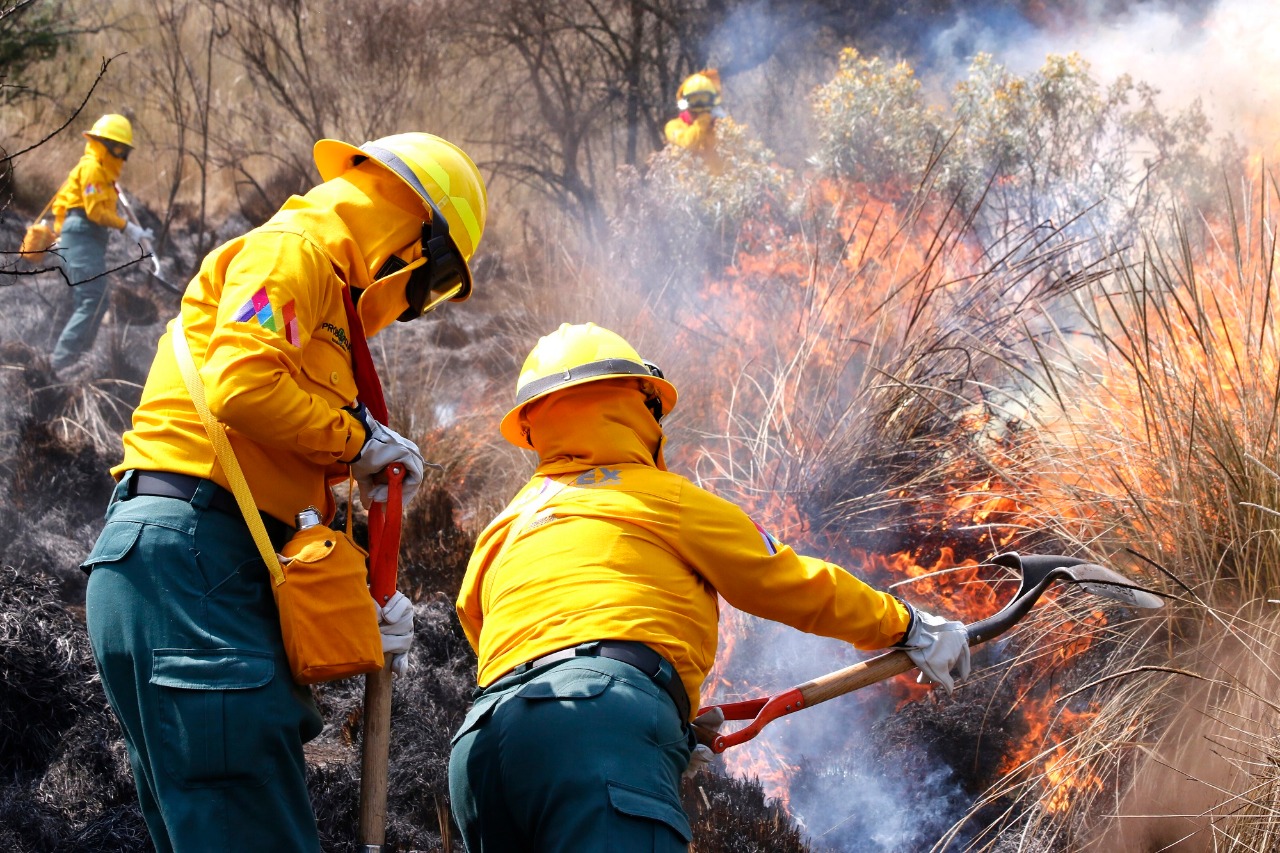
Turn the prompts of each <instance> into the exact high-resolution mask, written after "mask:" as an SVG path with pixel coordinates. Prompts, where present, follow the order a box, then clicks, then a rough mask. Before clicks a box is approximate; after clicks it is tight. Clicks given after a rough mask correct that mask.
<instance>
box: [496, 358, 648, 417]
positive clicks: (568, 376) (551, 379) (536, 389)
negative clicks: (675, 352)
mask: <svg viewBox="0 0 1280 853" xmlns="http://www.w3.org/2000/svg"><path fill="white" fill-rule="evenodd" d="M593 376H647V377H650V378H652V377H653V374H652V373H651V372H650V371H649V369H648V368H647V367H645V366H644V365H643V364H636V363H635V362H634V361H629V360H627V359H625V358H606V359H602V360H601V361H592V362H588V363H587V364H579V365H577V366H576V367H570V368H568V369H566V370H563V371H561V372H559V373H553V374H552V375H550V376H544V377H542V378H541V379H535V380H533V381H532V382H529V383H527V384H526V385H525V386H524V387H523V388H521V389H520V390H519V391H518V392H516V405H517V406H521V405H523V404H524V403H526V402H528V401H529V400H531V399H532V398H534V397H536V396H538V395H539V394H544V393H546V392H547V391H549V390H551V389H552V388H555V387H556V386H557V385H563V384H564V383H566V382H574V381H577V380H579V379H590V378H591V377H593Z"/></svg>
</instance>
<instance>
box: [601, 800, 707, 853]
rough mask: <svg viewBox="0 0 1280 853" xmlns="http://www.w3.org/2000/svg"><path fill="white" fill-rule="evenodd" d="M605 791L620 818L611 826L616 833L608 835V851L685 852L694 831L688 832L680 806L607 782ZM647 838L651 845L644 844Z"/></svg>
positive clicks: (687, 820) (685, 817) (687, 822)
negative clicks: (649, 839) (615, 827)
mask: <svg viewBox="0 0 1280 853" xmlns="http://www.w3.org/2000/svg"><path fill="white" fill-rule="evenodd" d="M607 787H608V789H609V805H610V806H611V807H612V808H613V810H614V812H615V813H616V814H617V815H619V816H620V817H621V820H620V821H618V822H615V823H614V824H612V825H616V826H618V831H617V832H613V833H611V834H610V838H609V849H610V850H611V851H618V852H619V853H621V851H632V850H636V851H639V850H642V849H643V850H646V851H647V850H653V851H655V853H657V851H667V850H684V849H686V848H687V846H688V844H689V842H690V841H691V840H692V839H693V830H692V829H690V828H689V818H688V816H686V815H685V813H684V809H683V808H682V807H681V806H680V804H679V803H673V802H671V801H670V800H668V799H667V798H666V797H663V796H662V795H661V794H655V793H653V792H652V791H646V790H643V789H642V788H636V787H633V786H631V785H624V784H622V783H621V782H608V783H607ZM637 821H639V822H641V823H636V822H637ZM646 830H647V831H646ZM646 836H648V837H649V838H651V839H652V841H651V842H645V841H643V839H645V837H646ZM637 842H639V843H637Z"/></svg>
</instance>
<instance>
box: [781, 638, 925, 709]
mask: <svg viewBox="0 0 1280 853" xmlns="http://www.w3.org/2000/svg"><path fill="white" fill-rule="evenodd" d="M914 668H915V664H914V663H912V662H911V658H910V657H908V655H907V653H906V652H904V651H901V650H899V651H893V652H889V653H888V654H883V655H879V656H877V657H874V658H871V659H870V660H864V661H862V662H860V663H855V664H854V665H853V666H847V667H845V668H844V669H839V670H836V671H835V672H829V673H827V674H826V675H820V676H818V677H817V678H815V679H813V680H812V681H806V682H805V683H804V684H801V685H800V686H798V687H797V688H796V689H797V690H799V691H800V695H801V696H803V697H804V704H805V707H806V708H807V707H809V706H811V705H817V704H818V703H819V702H825V701H827V700H828V699H834V698H835V697H837V696H843V695H844V694H846V693H850V692H852V691H854V690H859V689H861V688H863V687H867V686H869V685H872V684H876V683H877V682H880V681H884V680H886V679H889V678H893V677H894V676H895V675H901V674H902V673H904V672H907V671H908V670H910V669H914Z"/></svg>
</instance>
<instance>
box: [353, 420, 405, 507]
mask: <svg viewBox="0 0 1280 853" xmlns="http://www.w3.org/2000/svg"><path fill="white" fill-rule="evenodd" d="M347 411H348V412H350V413H351V414H353V415H355V416H356V418H357V419H358V420H359V421H360V422H361V423H362V424H364V428H365V440H364V446H363V447H361V448H360V452H359V453H357V454H356V458H355V459H352V460H351V474H352V475H353V476H354V477H355V478H356V482H357V483H359V484H360V504H361V505H362V506H363V507H364V508H365V509H368V508H369V507H370V506H371V505H372V504H375V503H380V502H382V503H385V502H386V500H387V484H386V483H385V482H384V483H375V482H374V477H375V476H377V475H378V474H381V473H382V471H383V469H385V468H386V467H387V466H388V465H390V464H391V463H393V462H401V463H403V464H404V493H403V498H404V500H403V504H404V506H408V505H409V501H411V500H413V495H414V493H415V492H417V491H418V486H420V485H422V470H423V461H422V453H421V452H420V451H419V450H418V445H416V444H414V443H413V442H412V441H410V440H409V439H407V438H405V437H404V436H402V435H400V434H399V433H396V432H394V431H393V430H390V429H388V428H387V427H385V426H383V425H382V424H380V423H378V422H377V421H375V420H374V419H373V415H371V414H369V410H368V409H366V408H365V406H364V404H363V403H361V404H360V405H358V406H356V407H355V408H354V409H347Z"/></svg>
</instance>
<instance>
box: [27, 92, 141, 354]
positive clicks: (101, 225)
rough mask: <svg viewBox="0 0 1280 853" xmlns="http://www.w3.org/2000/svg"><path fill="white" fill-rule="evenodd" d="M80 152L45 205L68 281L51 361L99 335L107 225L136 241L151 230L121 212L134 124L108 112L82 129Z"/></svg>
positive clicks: (86, 345) (84, 346)
mask: <svg viewBox="0 0 1280 853" xmlns="http://www.w3.org/2000/svg"><path fill="white" fill-rule="evenodd" d="M84 136H85V139H87V140H88V141H87V142H86V143H85V146H84V154H83V155H81V157H80V162H78V163H76V165H75V168H73V169H72V170H71V174H69V175H67V179H66V180H65V181H63V183H62V187H61V188H60V189H59V190H58V194H57V195H56V196H54V199H53V203H52V204H51V205H50V209H51V210H52V212H53V215H54V218H55V222H56V226H55V228H56V230H57V231H58V247H59V250H60V251H59V252H58V254H59V255H60V256H61V258H62V264H63V269H64V270H65V272H66V275H67V284H69V285H71V303H72V309H71V317H70V319H68V320H67V323H66V325H65V326H63V328H62V333H61V334H60V335H59V336H58V342H57V344H56V345H55V346H54V349H53V359H52V366H53V369H54V370H61V369H62V368H64V367H68V366H69V365H71V364H74V363H75V362H76V361H78V360H79V359H80V356H82V355H83V354H84V353H85V352H86V351H87V350H88V349H89V347H91V346H93V341H94V339H95V338H96V337H97V336H98V326H99V325H101V323H102V316H103V315H104V314H105V313H106V312H107V305H108V299H107V279H106V276H105V275H104V273H105V272H106V271H107V240H108V239H110V237H111V232H112V231H122V232H124V238H125V240H127V241H129V242H130V243H141V242H142V241H143V240H150V239H151V236H152V235H151V230H150V229H149V228H143V227H141V226H139V225H137V224H136V223H133V222H129V221H128V220H126V219H125V218H124V217H123V216H121V215H120V212H119V209H118V204H119V198H120V196H119V192H118V190H117V189H116V180H117V179H119V177H120V172H121V171H122V170H123V169H124V164H125V161H126V160H128V159H129V152H131V151H132V150H133V125H132V124H130V123H129V120H128V119H127V118H125V117H124V116H122V115H116V114H108V115H104V116H103V117H102V118H100V119H98V120H97V121H96V122H94V123H93V127H92V128H90V129H89V131H88V132H87V133H85V134H84Z"/></svg>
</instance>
